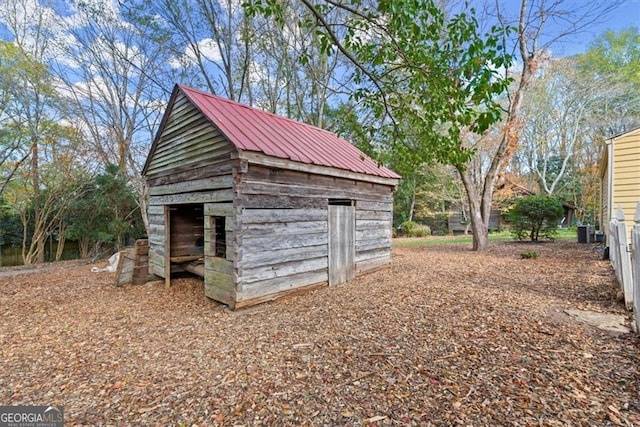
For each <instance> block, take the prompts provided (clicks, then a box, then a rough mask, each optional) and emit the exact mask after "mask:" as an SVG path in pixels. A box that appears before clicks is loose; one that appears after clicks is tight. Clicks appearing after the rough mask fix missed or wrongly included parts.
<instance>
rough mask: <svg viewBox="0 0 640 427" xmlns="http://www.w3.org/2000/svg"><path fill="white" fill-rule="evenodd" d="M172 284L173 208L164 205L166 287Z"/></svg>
mask: <svg viewBox="0 0 640 427" xmlns="http://www.w3.org/2000/svg"><path fill="white" fill-rule="evenodd" d="M170 286H171V209H169V205H164V288H165V289H169V287H170Z"/></svg>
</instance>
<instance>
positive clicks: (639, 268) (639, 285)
mask: <svg viewBox="0 0 640 427" xmlns="http://www.w3.org/2000/svg"><path fill="white" fill-rule="evenodd" d="M633 222H635V225H634V226H633V230H632V231H631V259H632V267H633V315H634V317H635V320H636V331H637V332H638V333H640V202H638V204H637V205H636V214H635V216H634V217H633Z"/></svg>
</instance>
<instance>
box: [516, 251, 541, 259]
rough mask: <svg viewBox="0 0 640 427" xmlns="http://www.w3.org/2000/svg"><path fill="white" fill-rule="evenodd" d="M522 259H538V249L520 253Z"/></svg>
mask: <svg viewBox="0 0 640 427" xmlns="http://www.w3.org/2000/svg"><path fill="white" fill-rule="evenodd" d="M520 257H521V258H522V259H536V258H538V252H536V251H526V252H522V253H521V254H520Z"/></svg>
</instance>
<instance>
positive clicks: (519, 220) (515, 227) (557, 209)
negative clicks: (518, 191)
mask: <svg viewBox="0 0 640 427" xmlns="http://www.w3.org/2000/svg"><path fill="white" fill-rule="evenodd" d="M563 215H564V209H563V208H562V203H560V201H559V200H558V199H557V198H556V197H554V196H547V195H542V194H539V195H534V196H526V197H520V198H518V199H516V200H515V203H514V205H513V207H511V209H509V210H508V211H507V213H506V215H505V219H506V220H507V222H509V223H510V224H511V233H512V234H513V235H514V236H515V237H516V238H517V239H519V240H523V239H525V238H526V237H527V236H528V237H529V238H530V239H531V241H532V242H537V241H539V239H540V238H541V237H542V238H547V239H551V240H553V238H554V236H555V234H556V233H557V231H558V223H559V222H560V220H561V219H562V216H563Z"/></svg>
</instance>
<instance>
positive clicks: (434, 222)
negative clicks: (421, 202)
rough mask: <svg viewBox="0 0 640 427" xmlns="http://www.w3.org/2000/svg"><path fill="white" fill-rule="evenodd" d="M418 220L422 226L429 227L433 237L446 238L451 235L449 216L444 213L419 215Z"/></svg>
mask: <svg viewBox="0 0 640 427" xmlns="http://www.w3.org/2000/svg"><path fill="white" fill-rule="evenodd" d="M416 219H417V221H418V222H419V223H420V224H424V225H426V226H427V227H429V230H431V234H432V235H437V236H444V235H446V234H448V233H449V214H448V213H444V212H437V213H430V214H428V215H417V214H416Z"/></svg>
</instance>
